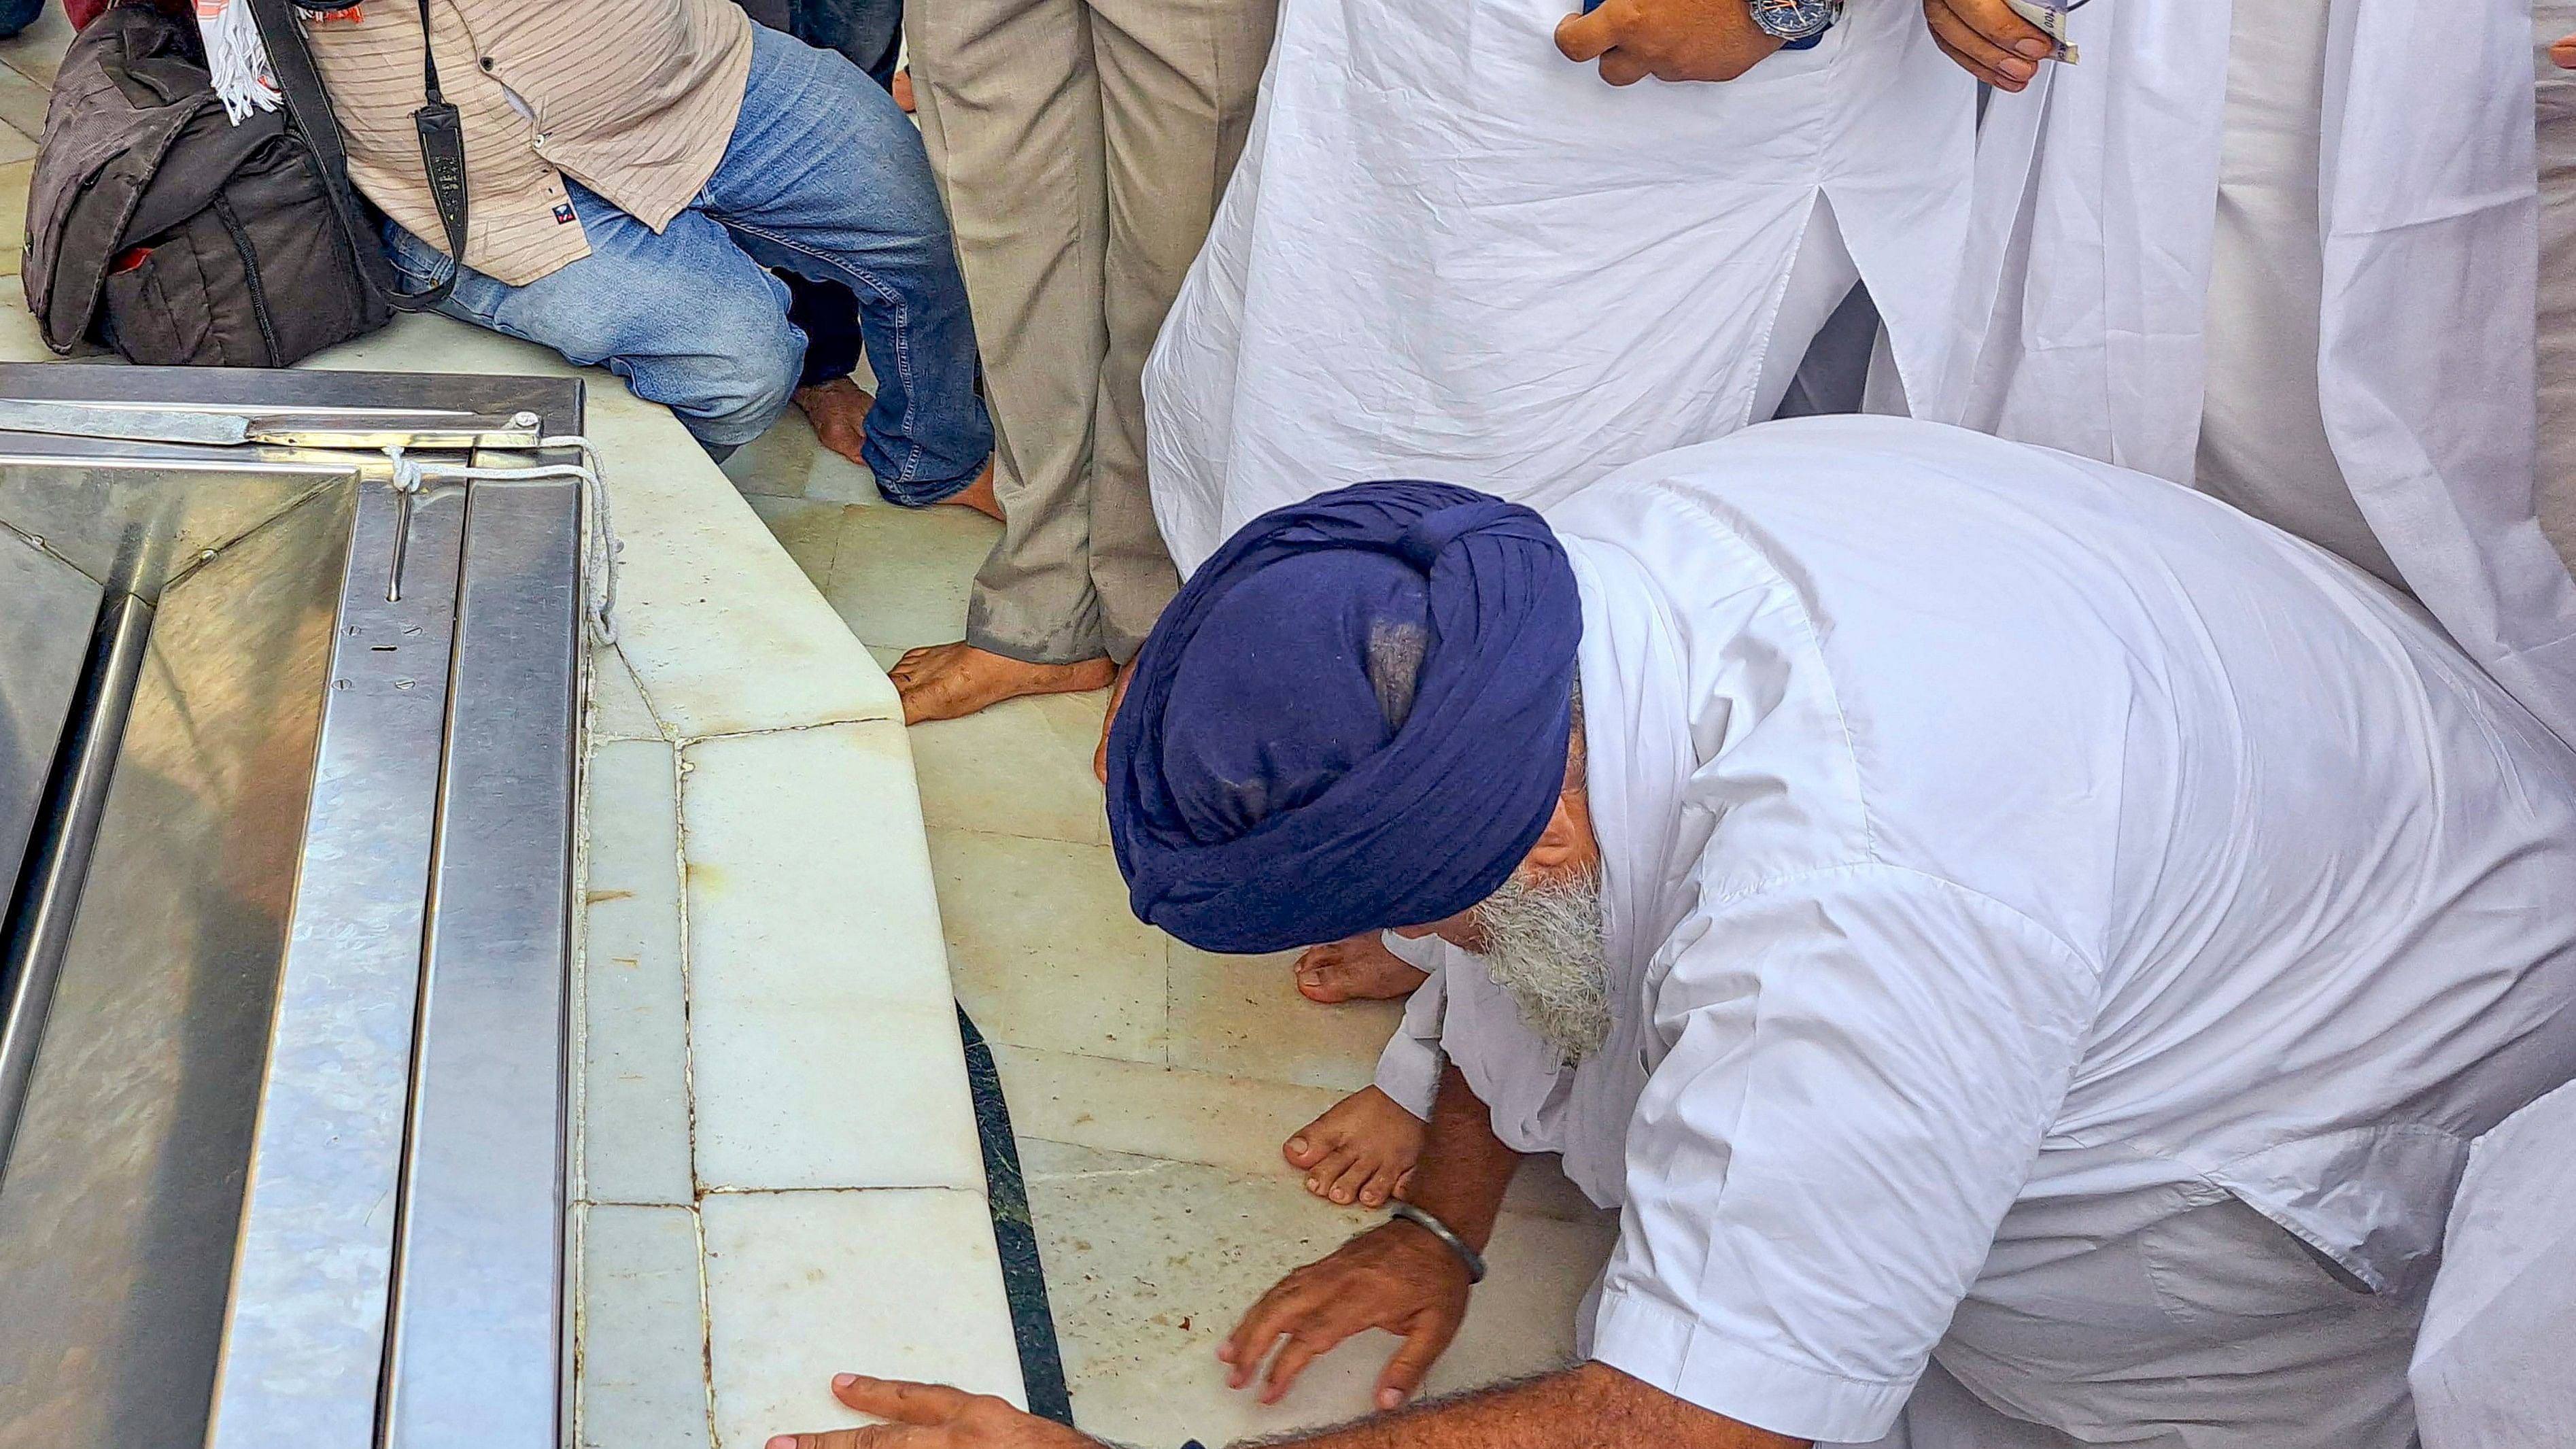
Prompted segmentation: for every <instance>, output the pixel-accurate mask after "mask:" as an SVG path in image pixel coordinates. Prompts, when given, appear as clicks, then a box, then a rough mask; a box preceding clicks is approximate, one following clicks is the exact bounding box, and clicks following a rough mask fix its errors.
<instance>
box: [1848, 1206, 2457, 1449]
mask: <svg viewBox="0 0 2576 1449" xmlns="http://www.w3.org/2000/svg"><path fill="white" fill-rule="evenodd" d="M2214 1191H2215V1189H2205V1190H2202V1191H2201V1193H2200V1196H2201V1197H2203V1198H2205V1197H2206V1196H2207V1195H2208V1193H2210V1192H2214ZM2160 1209H2161V1211H2160ZM2141 1217H2143V1218H2144V1221H2137V1220H2138V1219H2140V1218H2141ZM2124 1219H2125V1220H2129V1221H2132V1222H2136V1225H2135V1226H2130V1227H2126V1228H2125V1229H2121V1230H2115V1231H2113V1232H2112V1233H2110V1235H2108V1236H2107V1237H2106V1236H2103V1235H2102V1234H2101V1229H2102V1228H2103V1227H2105V1226H2114V1227H2116V1225H2118V1224H2120V1223H2121V1222H2122V1221H2123V1220H2124ZM2006 1226H2007V1231H2009V1232H2012V1233H2013V1234H2014V1237H2013V1239H2012V1240H2011V1241H1998V1243H1997V1244H1996V1248H1995V1255H1994V1257H1993V1259H1991V1260H1989V1262H1988V1264H1987V1267H1986V1271H1985V1273H1984V1274H1983V1275H1982V1276H1980V1277H1979V1279H1978V1281H1977V1283H1976V1286H1975V1287H1974V1288H1973V1289H1972V1290H1971V1291H1970V1294H1969V1297H1968V1300H1967V1301H1966V1302H1965V1303H1963V1304H1961V1305H1960V1308H1959V1312H1958V1315H1957V1316H1956V1317H1955V1318H1953V1319H1952V1320H1951V1323H1950V1332H1949V1334H1948V1336H1947V1337H1945V1338H1944V1339H1943V1340H1942V1341H1941V1344H1940V1346H1939V1347H1937V1348H1936V1349H1934V1350H1933V1358H1934V1362H1933V1364H1932V1366H1931V1367H1930V1368H1929V1369H1927V1370H1926V1371H1925V1373H1924V1376H1923V1379H1922V1381H1921V1383H1920V1384H1918V1385H1917V1386H1916V1388H1915V1392H1914V1397H1913V1398H1912V1399H1910V1400H1908V1401H1907V1403H1906V1406H1905V1409H1904V1412H1903V1414H1902V1415H1901V1417H1899V1419H1898V1420H1897V1424H1896V1427H1895V1429H1894V1430H1893V1431H1891V1432H1890V1433H1889V1434H1888V1435H1887V1436H1886V1437H1885V1438H1883V1439H1879V1440H1877V1441H1875V1443H1874V1444H1872V1445H1871V1446H1870V1449H2073V1446H2078V1445H2096V1444H2117V1445H2131V1446H2141V1449H2412V1446H2414V1445H2415V1443H2416V1438H2415V1411H2414V1404H2413V1401H2412V1399H2411V1398H2410V1397H2409V1396H2408V1393H2407V1388H2406V1363H2407V1358H2408V1356H2409V1354H2410V1353H2411V1352H2412V1351H2413V1347H2414V1343H2415V1330H2416V1327H2417V1325H2418V1324H2419V1323H2420V1322H2421V1321H2422V1318H2423V1307H2424V1293H2423V1286H2422V1285H2421V1284H2417V1285H2412V1286H2411V1287H2410V1290H2409V1291H2404V1292H2398V1293H2393V1294H2386V1295H2377V1296H2374V1295H2371V1294H2367V1293H2364V1292H2362V1291H2360V1290H2359V1289H2358V1288H2356V1287H2351V1286H2347V1285H2346V1284H2345V1283H2344V1282H2343V1281H2341V1279H2340V1278H2339V1277H2338V1276H2337V1275H2336V1274H2335V1273H2333V1272H2331V1271H2329V1270H2328V1269H2327V1268H2325V1267H2324V1266H2323V1265H2322V1263H2321V1261H2320V1260H2319V1259H2318V1258H2317V1257H2315V1256H2314V1255H2313V1254H2311V1253H2310V1252H2309V1251H2308V1250H2307V1249H2306V1248H2305V1247H2304V1246H2302V1245H2301V1244H2299V1242H2298V1241H2297V1240H2296V1239H2294V1238H2292V1237H2291V1236H2290V1235H2289V1234H2288V1233H2287V1232H2284V1231H2283V1230H2282V1229H2280V1228H2279V1227H2276V1226H2274V1225H2273V1223H2272V1222H2271V1221H2270V1220H2269V1219H2266V1218H2265V1217H2263V1216H2262V1215H2261V1214H2259V1213H2257V1212H2255V1211H2254V1210H2253V1209H2252V1208H2249V1207H2247V1206H2245V1205H2244V1204H2243V1203H2240V1202H2238V1201H2237V1200H2236V1199H2234V1198H2232V1197H2223V1196H2222V1197H2219V1198H2218V1199H2217V1200H2216V1201H2194V1200H2191V1199H2187V1198H2186V1197H2185V1196H2184V1194H2183V1190H2181V1189H2177V1188H2172V1187H2160V1188H2155V1189H2151V1190H2147V1191H2143V1192H2138V1193H2131V1194H2127V1195H2124V1196H2120V1197H2113V1198H2096V1199H2088V1200H2081V1201H2067V1202H2064V1203H2059V1204H2022V1205H2019V1206H2017V1207H2016V1208H2015V1209H2014V1214H2013V1218H2012V1219H2008V1220H2007V1225H2006Z"/></svg>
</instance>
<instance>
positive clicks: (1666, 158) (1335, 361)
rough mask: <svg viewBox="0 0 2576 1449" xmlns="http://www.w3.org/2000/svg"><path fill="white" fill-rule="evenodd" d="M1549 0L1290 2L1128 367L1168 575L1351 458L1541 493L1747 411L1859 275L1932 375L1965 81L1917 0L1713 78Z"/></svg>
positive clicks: (1905, 367)
mask: <svg viewBox="0 0 2576 1449" xmlns="http://www.w3.org/2000/svg"><path fill="white" fill-rule="evenodd" d="M1576 8H1577V7H1576V6H1575V5H1574V4H1573V3H1571V0H1285V3H1283V4H1282V6H1281V8H1280V13H1279V35H1278V40H1277V43H1276V46H1275V48H1274V49H1273V51H1272V54H1271V61H1270V68H1269V71H1268V73H1267V76H1266V78H1265V79H1264V81H1263V88H1262V96H1261V104H1260V108H1259V111H1258V112H1257V113H1256V115H1255V117H1254V119H1253V128H1252V137H1251V141H1250V143H1249V145H1248V146H1247V148H1246V150H1245V152H1244V156H1243V160H1242V163H1241V164H1240V165H1239V166H1238V167H1237V169H1236V171H1235V175H1234V179H1233V182H1232V184H1231V185H1230V186H1229V188H1228V190H1227V192H1226V197H1225V201H1224V203H1223V205H1222V206H1221V207H1220V209H1219V211H1218V215H1217V220H1216V224H1215V227H1214V229H1213V230H1212V231H1211V232H1210V233H1209V237H1208V243H1207V246H1206V248H1205V249H1204V250H1203V251H1202V252H1201V253H1200V254H1199V257H1198V260H1197V262H1196V263H1195V264H1194V265H1193V266H1192V267H1191V269H1190V275H1189V277H1188V279H1187V281H1186V282H1185V283H1184V284H1183V286H1182V288H1181V294H1180V299H1179V300H1178V301H1177V302H1176V303H1175V304H1174V305H1173V308H1172V313H1171V316H1170V318H1169V319H1168V320H1167V321H1166V323H1165V325H1164V328H1163V332H1162V336H1161V338H1160V340H1159V341H1158V342H1157V343H1156V346H1155V351H1154V355H1153V358H1152V360H1151V361H1150V363H1149V364H1148V365H1147V368H1146V376H1145V396H1146V408H1147V416H1148V422H1149V426H1148V428H1147V438H1148V453H1149V457H1148V471H1149V475H1150V477H1151V480H1152V485H1153V493H1154V507H1155V513H1156V516H1157V518H1158V519H1159V520H1160V522H1161V524H1162V528H1163V536H1164V539H1165V541H1166V542H1167V543H1168V544H1169V545H1170V547H1171V550H1172V555H1173V558H1174V559H1175V561H1176V562H1178V563H1179V565H1180V567H1181V571H1182V573H1183V574H1184V575H1186V574H1188V573H1189V572H1190V571H1191V570H1192V569H1194V568H1195V567H1196V566H1197V565H1198V563H1199V562H1200V561H1201V560H1202V559H1204V558H1205V557H1206V556H1207V555H1208V554H1209V553H1210V552H1211V551H1213V550H1214V549H1215V548H1216V546H1217V545H1218V544H1219V543H1221V542H1223V541H1224V540H1225V539H1226V538H1227V537H1228V536H1229V535H1231V534H1232V533H1233V532H1234V530H1235V529H1237V528H1238V527H1240V526H1241V525H1242V524H1244V523H1245V522H1247V521H1249V520H1250V519H1252V518H1254V517H1256V516H1258V515H1259V514H1261V513H1263V512H1266V511H1268V510H1269V509H1272V508H1275V507H1278V506H1280V505H1282V504H1286V503H1291V502H1294V501H1296V500H1298V499H1302V498H1306V497H1310V496H1312V495H1314V494H1316V493H1319V492H1323V491H1325V490H1326V489H1330V488H1335V487H1339V486H1341V485H1343V484H1347V483H1355V482H1361V481H1365V480H1369V479H1377V478H1389V477H1419V478H1430V479H1437V480H1442V481H1449V482H1458V483H1464V484H1468V485H1471V486H1473V487H1476V488H1480V489H1483V490H1485V491H1487V492H1490V493H1496V494H1500V495H1502V496H1504V497H1506V498H1513V499H1517V500H1521V501H1525V502H1532V503H1544V502H1545V501H1547V500H1548V499H1551V498H1555V497H1561V496H1563V495H1564V494H1565V493H1567V492H1570V491H1571V490H1573V489H1574V488H1576V487H1579V486H1580V485H1582V484H1584V483H1586V482H1589V481H1591V480H1592V479H1594V478H1597V477H1600V476H1601V475H1602V474H1604V473H1606V472H1608V471H1610V470H1611V469H1613V468H1616V467H1618V466H1620V465H1621V464H1624V463H1628V462H1631V461H1634V460H1635V459H1638V458H1642V457H1647V456H1649V455H1651V454H1654V453H1657V452H1660V451H1663V450H1665V449H1667V448H1672V447H1678V446H1681V445H1683V444H1687V443H1694V442H1700V441H1704V440H1706V439H1709V438H1713V437H1716V436H1719V435H1720V434H1723V433H1726V432H1728V431H1731V430H1733V429H1735V428H1738V427H1741V426H1743V425H1744V424H1745V423H1746V422H1748V421H1752V420H1754V419H1756V418H1759V417H1767V416H1769V413H1770V409H1771V408H1772V407H1773V406H1775V405H1776V404H1777V403H1778V402H1779V399H1780V395H1781V393H1782V392H1783V391H1784V390H1785V389H1786V387H1787V385H1788V380H1789V377H1790V375H1791V373H1792V372H1793V371H1794V369H1795V368H1796V366H1797V363H1798V361H1799V358H1800V357H1801V356H1802V355H1803V354H1804V353H1805V351H1806V348H1807V344H1808V342H1809V340H1810V339H1812V338H1813V337H1814V335H1815V334H1816V332H1817V330H1818V329H1819V328H1820V327H1822V326H1823V324H1824V322H1825V320H1826V317H1827V316H1828V315H1829V314H1830V313H1831V311H1832V309H1833V308H1834V306H1835V305H1836V304H1837V303H1838V302H1840V301H1841V300H1842V298H1843V296H1844V295H1845V293H1847V292H1848V290H1849V289H1850V286H1851V282H1852V280H1853V277H1854V275H1855V267H1856V269H1857V275H1858V276H1859V277H1861V278H1863V279H1865V280H1867V282H1868V283H1869V286H1870V290H1871V293H1872V294H1873V295H1874V296H1875V297H1876V298H1877V299H1878V301H1879V307H1880V311H1881V313H1882V315H1883V316H1884V318H1885V320H1886V323H1887V327H1888V330H1889V333H1890V337H1891V340H1892V350H1893V355H1894V362H1895V365H1896V367H1897V368H1898V370H1899V371H1900V372H1901V374H1902V375H1903V377H1904V378H1906V379H1920V380H1921V381H1922V382H1923V383H1924V384H1925V385H1928V384H1929V381H1930V379H1932V378H1933V377H1934V376H1935V375H1936V374H1937V373H1938V372H1939V370H1940V364H1941V356H1940V349H1941V347H1942V345H1943V343H1944V339H1945V337H1946V335H1947V329H1948V326H1949V319H1950V316H1951V310H1952V303H1951V296H1952V291H1953V288H1954V279H1955V275H1956V271H1957V267H1958V263H1959V258H1960V255H1961V248H1960V242H1961V238H1962V237H1964V235H1965V228H1966V223H1967V201H1968V177H1969V171H1970V156H1971V146H1972V125H1973V108H1974V87H1973V85H1972V84H1971V83H1970V82H1969V80H1968V78H1967V76H1966V75H1965V74H1964V73H1963V72H1961V71H1960V70H1959V69H1958V68H1957V67H1956V66H1953V65H1951V64H1950V63H1949V61H1948V60H1946V59H1945V58H1944V57H1942V55H1941V54H1940V53H1939V51H1938V50H1937V49H1935V48H1934V46H1933V45H1932V43H1931V39H1930V36H1929V34H1928V32H1926V30H1925V29H1924V26H1923V21H1922V16H1921V14H1920V11H1919V10H1918V9H1917V8H1916V7H1915V6H1914V5H1912V4H1911V3H1882V0H1870V3H1866V4H1857V5H1854V6H1852V7H1851V8H1850V10H1848V11H1847V12H1846V13H1845V15H1844V17H1843V19H1842V20H1841V21H1840V22H1839V23H1838V24H1836V25H1835V26H1834V27H1833V28H1832V29H1831V30H1829V31H1827V32H1826V33H1825V36H1824V39H1823V40H1822V42H1821V43H1820V44H1819V45H1817V46H1816V47H1815V48H1814V49H1812V50H1807V51H1781V52H1778V53H1776V54H1774V55H1772V56H1770V57H1768V58H1766V59H1765V60H1763V61H1762V62H1761V63H1759V64H1757V65H1755V66H1754V67H1753V68H1752V69H1751V70H1750V71H1748V72H1747V73H1746V74H1745V75H1743V76H1742V77H1740V78H1739V79H1737V80H1734V81H1730V82H1727V83H1724V84H1703V83H1682V84H1667V83H1665V82H1662V81H1655V80H1647V81H1642V82H1640V83H1638V84H1637V85H1634V86H1630V87H1626V88H1615V87H1612V86H1609V85H1606V84H1604V83H1603V82H1602V81H1601V79H1600V76H1599V74H1598V73H1597V71H1596V70H1595V68H1594V67H1592V66H1588V65H1575V64H1573V63H1571V62H1568V61H1567V60H1566V59H1565V58H1564V57H1563V56H1561V55H1559V54H1558V53H1557V51H1556V48H1555V46H1554V43H1553V41H1552V40H1551V34H1552V32H1553V30H1554V28H1555V26H1556V24H1557V22H1558V21H1560V20H1562V19H1563V18H1564V17H1565V16H1566V15H1567V14H1569V13H1571V12H1572V11H1573V10H1575V9H1576Z"/></svg>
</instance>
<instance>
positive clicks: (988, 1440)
mask: <svg viewBox="0 0 2576 1449" xmlns="http://www.w3.org/2000/svg"><path fill="white" fill-rule="evenodd" d="M832 1397H833V1398H836V1399H839V1400H840V1401H841V1402H842V1403H844V1404H847V1405H849V1406H850V1407H851V1408H853V1409H856V1410H858V1411H859V1412H860V1413H862V1414H873V1415H875V1416H876V1417H877V1418H880V1419H884V1420H887V1421H888V1422H886V1423H883V1424H875V1425H871V1426H869V1427H867V1428H865V1429H829V1430H826V1431H824V1432H822V1433H820V1434H781V1435H778V1436H777V1437H776V1438H773V1439H771V1440H770V1441H769V1444H768V1449H1102V1446H1101V1443H1100V1441H1099V1440H1097V1439H1094V1438H1091V1437H1089V1436H1088V1435H1084V1434H1078V1433H1075V1432H1074V1431H1073V1430H1071V1429H1068V1428H1066V1427H1065V1426H1063V1425H1062V1424H1058V1423H1056V1422H1054V1421H1052V1420H1049V1419H1041V1418H1038V1417H1037V1416H1036V1415H1034V1414H1024V1413H1022V1412H1020V1411H1019V1410H1018V1409H1016V1408H1013V1407H1012V1406H1011V1404H1010V1402H1009V1401H1008V1400H1005V1399H997V1398H994V1397H993V1396H992V1395H990V1394H970V1393H968V1392H966V1391H965V1390H964V1389H952V1388H950V1387H948V1386H947V1385H945V1384H914V1383H904V1382H902V1381H900V1380H896V1379H872V1378H866V1377H863V1376H861V1375H858V1374H842V1375H840V1376H838V1377H836V1378H834V1379H833V1380H832Z"/></svg>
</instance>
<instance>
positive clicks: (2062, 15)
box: [2004, 0, 2081, 65]
mask: <svg viewBox="0 0 2576 1449" xmlns="http://www.w3.org/2000/svg"><path fill="white" fill-rule="evenodd" d="M2004 3H2005V4H2006V5H2009V6H2011V7H2012V8H2013V13H2014V14H2016V15H2018V16H2020V17H2021V18H2022V19H2024V20H2027V21H2029V22H2030V23H2031V24H2033V25H2036V26H2038V27H2039V28H2040V29H2041V30H2042V31H2044V32H2046V33H2047V35H2048V38H2049V39H2050V40H2051V41H2053V42H2055V43H2056V45H2057V54H2056V59H2058V60H2062V61H2064V62H2065V63H2067V64H2068V65H2073V64H2075V62H2076V61H2077V60H2078V59H2080V58H2081V55H2080V53H2079V52H2078V51H2077V50H2076V48H2075V46H2074V44H2073V43H2072V42H2070V41H2069V40H2067V38H2066V12H2067V11H2069V10H2072V9H2074V8H2075V7H2074V6H2073V5H2070V4H2068V3H2067V0H2004Z"/></svg>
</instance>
